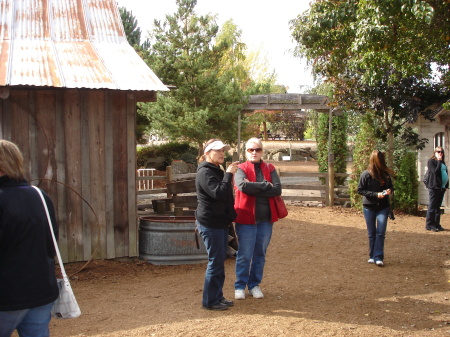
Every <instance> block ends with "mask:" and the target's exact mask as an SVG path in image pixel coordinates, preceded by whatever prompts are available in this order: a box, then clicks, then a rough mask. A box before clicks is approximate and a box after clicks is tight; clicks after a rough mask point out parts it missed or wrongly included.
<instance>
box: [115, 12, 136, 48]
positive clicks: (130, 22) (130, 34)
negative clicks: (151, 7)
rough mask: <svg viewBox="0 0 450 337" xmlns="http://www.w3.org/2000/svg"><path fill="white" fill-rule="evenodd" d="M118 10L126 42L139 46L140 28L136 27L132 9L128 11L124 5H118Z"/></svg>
mask: <svg viewBox="0 0 450 337" xmlns="http://www.w3.org/2000/svg"><path fill="white" fill-rule="evenodd" d="M119 12H120V18H121V19H122V24H123V28H124V30H125V35H126V37H127V41H128V43H129V44H130V45H131V46H135V45H138V46H139V45H140V44H141V29H140V28H139V27H138V22H137V19H136V17H135V16H134V15H133V12H132V11H128V10H127V9H126V8H125V7H120V8H119Z"/></svg>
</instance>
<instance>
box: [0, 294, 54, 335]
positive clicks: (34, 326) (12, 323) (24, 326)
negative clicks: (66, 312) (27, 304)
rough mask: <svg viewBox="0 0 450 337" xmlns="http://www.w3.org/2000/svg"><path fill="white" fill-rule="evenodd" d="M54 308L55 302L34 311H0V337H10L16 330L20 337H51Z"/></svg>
mask: <svg viewBox="0 0 450 337" xmlns="http://www.w3.org/2000/svg"><path fill="white" fill-rule="evenodd" d="M52 308H53V302H52V303H49V304H45V305H43V306H40V307H36V308H32V309H24V310H13V311H0V337H10V336H11V334H12V333H13V331H14V330H16V329H17V332H18V333H19V336H20V337H49V336H50V330H49V328H48V325H49V323H50V319H51V318H52V317H51V315H50V312H51V311H52Z"/></svg>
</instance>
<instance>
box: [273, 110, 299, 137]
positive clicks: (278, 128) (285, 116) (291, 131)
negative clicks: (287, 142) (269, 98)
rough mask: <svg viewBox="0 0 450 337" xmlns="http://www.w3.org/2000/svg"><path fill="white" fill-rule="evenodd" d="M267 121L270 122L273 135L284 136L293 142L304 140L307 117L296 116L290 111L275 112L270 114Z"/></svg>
mask: <svg viewBox="0 0 450 337" xmlns="http://www.w3.org/2000/svg"><path fill="white" fill-rule="evenodd" d="M266 120H267V121H268V122H270V131H271V133H272V134H279V135H284V136H285V137H287V138H288V139H292V140H294V139H298V140H303V138H304V133H305V128H306V118H305V117H303V116H296V115H295V113H293V112H289V111H273V112H270V113H269V114H268V118H267V119H266Z"/></svg>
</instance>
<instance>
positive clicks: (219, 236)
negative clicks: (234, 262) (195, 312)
mask: <svg viewBox="0 0 450 337" xmlns="http://www.w3.org/2000/svg"><path fill="white" fill-rule="evenodd" d="M196 224H197V227H198V231H199V233H200V235H201V236H202V238H203V242H204V243H205V247H206V251H207V252H208V265H207V267H206V273H205V284H204V286H203V300H202V304H203V306H204V307H210V306H212V305H214V304H218V303H219V302H220V300H221V299H222V298H223V291H222V289H223V284H224V282H225V259H226V257H227V246H228V228H224V229H215V228H207V227H204V226H202V225H201V224H199V223H198V222H196Z"/></svg>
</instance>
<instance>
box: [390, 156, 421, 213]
mask: <svg viewBox="0 0 450 337" xmlns="http://www.w3.org/2000/svg"><path fill="white" fill-rule="evenodd" d="M416 162H417V154H416V153H413V152H408V153H406V154H405V155H404V156H403V158H402V159H401V160H400V165H399V170H398V173H397V179H396V180H395V192H394V198H395V205H394V206H395V208H396V209H399V210H401V211H403V212H406V213H408V214H417V205H418V198H419V197H418V195H419V181H418V174H417V166H416Z"/></svg>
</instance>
